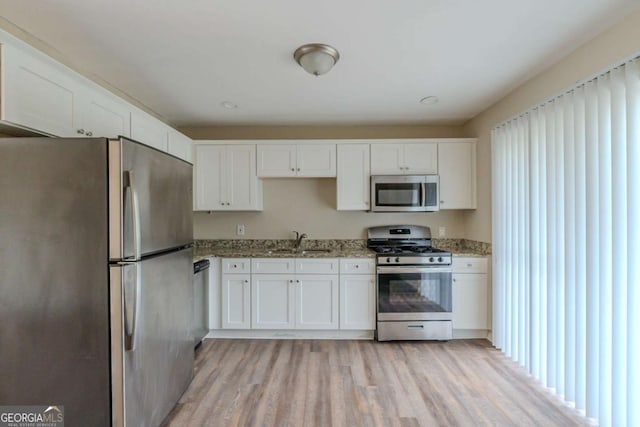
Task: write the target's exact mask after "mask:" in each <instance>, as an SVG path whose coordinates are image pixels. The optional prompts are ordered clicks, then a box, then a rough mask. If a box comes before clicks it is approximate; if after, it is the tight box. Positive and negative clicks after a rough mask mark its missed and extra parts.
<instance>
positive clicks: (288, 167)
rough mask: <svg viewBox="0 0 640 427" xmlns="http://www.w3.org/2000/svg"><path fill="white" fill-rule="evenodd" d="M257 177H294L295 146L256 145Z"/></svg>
mask: <svg viewBox="0 0 640 427" xmlns="http://www.w3.org/2000/svg"><path fill="white" fill-rule="evenodd" d="M258 176H259V177H281V178H282V177H290V176H296V145H295V144H280V145H258Z"/></svg>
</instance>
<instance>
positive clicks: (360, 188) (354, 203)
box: [336, 144, 371, 211]
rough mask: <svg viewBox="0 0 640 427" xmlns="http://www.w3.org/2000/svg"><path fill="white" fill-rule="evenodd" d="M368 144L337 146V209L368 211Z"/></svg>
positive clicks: (369, 182) (369, 188)
mask: <svg viewBox="0 0 640 427" xmlns="http://www.w3.org/2000/svg"><path fill="white" fill-rule="evenodd" d="M370 175H371V173H370V167H369V145H368V144H344V145H342V144H341V145H338V165H337V180H336V181H337V186H338V188H337V199H338V200H337V208H338V210H339V211H366V210H369V198H370V196H371V195H370V192H371V179H370Z"/></svg>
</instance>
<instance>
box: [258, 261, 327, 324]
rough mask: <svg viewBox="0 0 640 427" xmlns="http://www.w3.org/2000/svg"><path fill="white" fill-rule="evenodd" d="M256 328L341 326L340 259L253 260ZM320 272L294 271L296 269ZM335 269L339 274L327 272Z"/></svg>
mask: <svg viewBox="0 0 640 427" xmlns="http://www.w3.org/2000/svg"><path fill="white" fill-rule="evenodd" d="M251 265H252V270H253V271H254V272H255V271H261V272H265V273H266V272H268V273H269V274H253V275H252V276H251V327H252V328H253V329H338V275H337V272H338V260H336V259H298V260H295V261H294V260H293V259H291V258H273V259H264V258H263V259H260V258H258V259H253V260H251ZM298 271H300V272H307V271H308V272H313V273H317V274H291V273H292V272H295V273H297V272H298ZM323 273H335V274H323Z"/></svg>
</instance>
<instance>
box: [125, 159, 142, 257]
mask: <svg viewBox="0 0 640 427" xmlns="http://www.w3.org/2000/svg"><path fill="white" fill-rule="evenodd" d="M126 173H127V181H128V184H127V189H128V190H129V191H130V193H131V226H132V227H131V228H132V233H133V258H128V259H127V260H133V261H139V260H140V205H139V203H138V192H137V191H136V185H135V177H134V174H133V171H127V172H126Z"/></svg>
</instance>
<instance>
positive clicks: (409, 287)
mask: <svg viewBox="0 0 640 427" xmlns="http://www.w3.org/2000/svg"><path fill="white" fill-rule="evenodd" d="M377 272H378V320H379V321H385V320H451V319H452V314H451V308H452V302H451V298H452V273H451V267H449V266H448V267H415V266H414V267H378V269H377Z"/></svg>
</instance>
